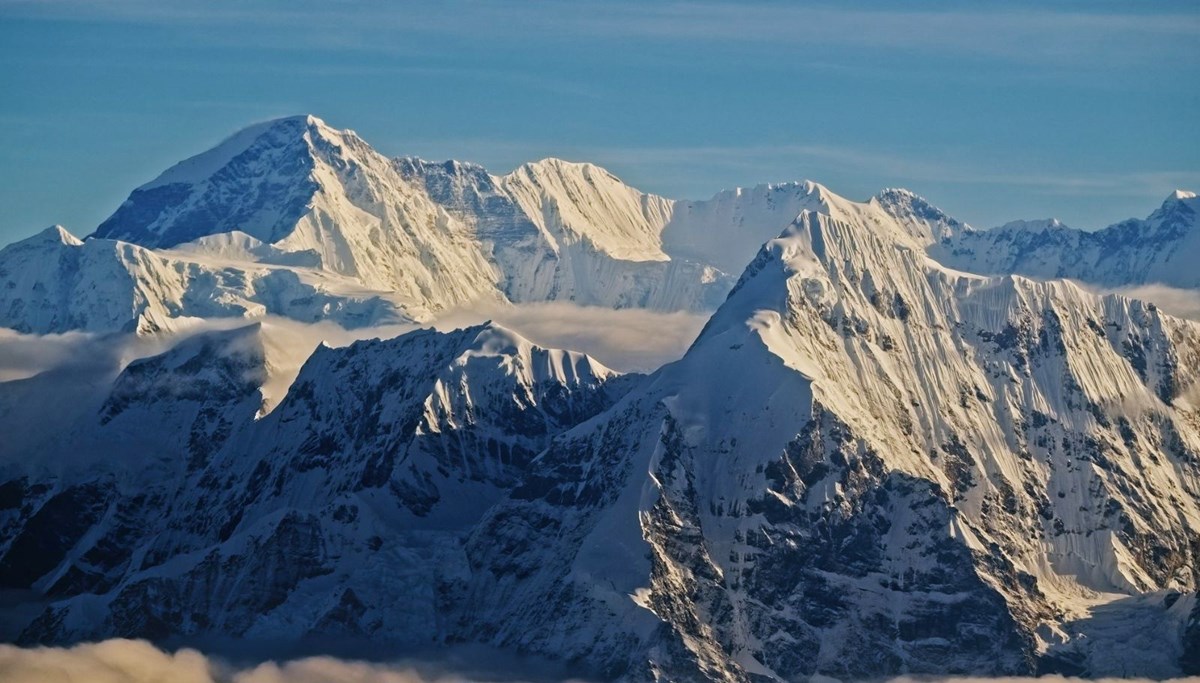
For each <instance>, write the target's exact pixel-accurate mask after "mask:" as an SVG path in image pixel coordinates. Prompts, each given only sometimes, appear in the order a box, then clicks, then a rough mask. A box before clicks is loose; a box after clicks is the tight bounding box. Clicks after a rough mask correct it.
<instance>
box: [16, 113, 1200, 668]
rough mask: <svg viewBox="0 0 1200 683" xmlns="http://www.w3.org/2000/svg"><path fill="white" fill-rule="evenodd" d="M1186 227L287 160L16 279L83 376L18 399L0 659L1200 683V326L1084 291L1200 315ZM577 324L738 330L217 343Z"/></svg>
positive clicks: (297, 155) (152, 205)
mask: <svg viewBox="0 0 1200 683" xmlns="http://www.w3.org/2000/svg"><path fill="white" fill-rule="evenodd" d="M1196 201H1197V200H1196V198H1195V196H1194V195H1190V194H1188V193H1182V192H1178V193H1176V194H1175V195H1172V197H1170V198H1169V199H1168V201H1167V202H1166V203H1165V204H1164V205H1163V207H1162V208H1161V209H1160V210H1158V211H1156V212H1155V213H1154V214H1152V215H1151V216H1150V218H1148V219H1147V220H1146V221H1127V222H1125V223H1121V224H1118V225H1116V226H1113V227H1111V228H1107V229H1106V230H1103V231H1100V232H1098V233H1084V232H1080V231H1075V230H1072V229H1069V228H1066V227H1065V226H1062V225H1061V224H1060V223H1057V222H1056V221H1022V222H1014V223H1010V224H1008V225H1006V226H1003V227H1001V228H997V229H994V230H989V231H978V230H975V229H973V228H971V227H970V226H968V225H965V224H964V223H962V222H960V221H957V220H955V219H954V218H952V217H950V216H948V215H946V214H945V213H944V212H942V211H941V210H939V209H937V208H936V207H935V206H933V205H932V204H930V203H929V202H928V201H926V200H925V199H923V198H921V197H919V196H917V195H915V194H913V193H911V192H908V191H906V190H897V189H890V190H884V191H883V192H881V193H880V194H878V195H876V196H875V197H872V198H870V199H868V200H867V201H864V202H856V201H850V200H848V199H846V198H843V197H840V196H838V195H837V194H835V193H833V192H832V191H830V190H829V189H828V188H825V187H823V186H821V185H819V184H816V183H812V182H800V183H784V184H776V185H760V186H757V187H753V188H745V189H737V190H731V191H727V192H722V193H718V194H717V195H716V196H714V197H713V198H712V199H709V200H704V201H673V200H668V199H664V198H661V197H657V196H654V195H651V194H646V193H643V192H640V191H638V190H635V189H633V188H630V187H628V186H626V185H625V184H623V183H622V182H621V181H620V180H618V179H617V178H616V177H614V176H613V175H612V174H610V173H608V172H607V171H604V170H603V169H600V168H598V167H596V166H593V165H590V164H577V163H570V162H565V161H561V160H555V159H548V160H543V161H540V162H536V163H532V164H527V165H525V166H522V167H520V168H518V169H517V170H515V171H513V172H512V173H510V174H507V175H493V174H491V173H489V172H488V171H487V170H486V169H484V168H482V167H480V166H477V165H473V164H467V163H461V162H445V163H432V162H427V161H423V160H420V159H415V158H409V157H402V158H396V159H389V158H387V157H384V156H383V155H381V154H379V153H377V152H375V151H374V150H372V149H371V148H370V147H369V146H368V145H367V144H366V143H365V142H363V141H362V140H361V139H360V138H358V136H357V135H355V134H353V133H352V132H350V131H339V130H336V129H333V128H331V127H329V126H327V125H326V124H324V123H323V122H321V121H320V120H318V119H315V118H312V117H296V118H289V119H281V120H278V121H274V122H268V123H266V124H262V125H259V126H255V127H253V128H250V129H247V130H246V131H243V132H242V133H239V134H238V135H236V136H234V137H233V138H231V139H230V140H228V141H226V142H225V143H223V144H222V145H220V146H218V147H217V148H215V149H214V150H212V151H210V152H207V153H205V154H202V155H200V156H198V157H194V158H193V159H190V160H188V161H185V162H183V163H181V164H179V165H177V166H176V167H174V168H172V169H170V170H168V171H167V172H165V173H164V174H163V175H162V176H160V177H159V178H158V179H156V180H155V181H153V182H151V183H149V184H147V185H145V186H143V187H141V188H138V189H137V190H135V191H134V192H133V194H132V195H131V196H130V198H129V200H128V201H127V202H126V203H125V204H123V205H122V207H121V208H120V209H119V210H118V211H117V212H116V213H115V214H114V215H113V217H112V218H110V219H109V220H108V221H106V222H105V223H104V224H103V225H102V226H101V227H100V228H99V229H98V230H97V233H96V235H93V236H91V237H89V238H88V239H85V240H79V239H76V238H75V237H73V236H71V235H70V234H69V233H67V232H66V231H65V230H63V229H61V228H57V227H56V228H53V229H50V230H47V231H45V232H43V233H40V234H39V235H36V236H34V237H33V238H30V239H28V240H25V241H22V242H18V243H16V244H13V245H10V246H8V247H6V248H5V249H3V250H0V324H2V325H4V326H6V327H11V328H14V329H16V330H19V331H22V332H28V333H47V332H63V331H67V330H82V331H86V332H89V333H94V336H90V337H88V339H90V340H91V343H92V344H93V346H92V348H94V349H95V353H94V356H95V357H92V358H79V359H75V361H73V362H70V363H67V364H65V365H60V366H58V367H55V368H53V369H51V370H49V371H46V372H42V373H41V374H35V375H33V376H28V377H25V378H24V379H20V380H14V381H8V382H0V434H5V435H6V437H5V438H4V439H0V589H2V590H4V591H5V600H6V601H7V602H6V603H5V607H4V608H3V610H2V612H0V636H2V637H3V638H4V639H6V640H20V641H21V642H24V643H66V642H74V641H78V640H83V639H96V638H104V637H112V636H133V637H146V638H150V639H154V640H172V639H174V640H175V641H176V642H178V641H179V639H203V638H211V637H224V638H234V639H238V640H241V641H245V642H248V643H253V642H280V641H287V642H300V641H305V642H312V643H318V644H320V643H330V642H334V641H338V642H342V641H346V640H351V641H353V640H357V641H364V642H369V643H372V644H373V645H374V646H375V647H386V648H387V651H388V652H402V651H405V650H406V649H415V650H426V649H428V648H432V647H441V646H447V645H454V644H462V643H471V644H482V645H486V646H493V647H497V648H500V649H501V650H503V651H508V652H515V653H519V654H532V655H539V656H543V657H548V658H551V659H557V660H559V661H562V662H568V663H569V665H570V667H571V669H572V671H573V672H576V673H578V675H580V676H583V677H586V678H593V679H597V680H614V679H621V680H629V681H644V680H645V681H648V680H672V681H675V680H716V681H762V680H786V681H795V680H808V679H809V678H810V677H813V676H817V675H821V676H834V677H838V678H842V679H864V678H873V677H881V676H888V675H893V674H900V673H909V674H971V675H1001V674H1037V673H1047V672H1058V673H1067V674H1073V675H1084V676H1101V675H1141V676H1149V677H1156V678H1163V677H1168V676H1174V675H1178V674H1181V673H1188V674H1195V673H1200V597H1198V594H1197V589H1198V587H1200V541H1198V540H1197V539H1200V385H1198V380H1200V323H1197V322H1192V321H1188V320H1183V319H1179V318H1176V317H1173V316H1171V315H1167V314H1165V313H1164V312H1163V311H1161V310H1160V309H1158V308H1157V307H1156V306H1154V305H1153V304H1149V303H1145V302H1141V301H1137V300H1134V299H1129V298H1124V297H1121V296H1116V295H1105V296H1100V295H1096V294H1094V293H1091V292H1088V291H1085V290H1084V289H1082V288H1081V287H1079V286H1076V285H1075V284H1073V283H1071V282H1069V281H1064V280H1058V279H1053V278H1057V277H1060V276H1066V277H1070V278H1073V279H1079V280H1083V281H1087V282H1093V283H1096V284H1099V285H1104V286H1110V287H1111V286H1126V285H1131V284H1140V283H1162V284H1168V285H1172V286H1176V287H1183V288H1191V289H1196V288H1200V281H1196V280H1194V279H1189V278H1190V277H1191V276H1190V275H1189V272H1188V269H1187V268H1186V264H1187V263H1188V261H1189V258H1190V256H1189V255H1191V254H1193V253H1194V252H1196V250H1197V249H1198V248H1200V245H1194V244H1193V241H1194V240H1195V239H1197V238H1196V237H1195V236H1194V234H1193V233H1195V232H1196V225H1195V223H1196V218H1195V216H1196V211H1197V208H1198V205H1197V204H1196ZM764 242H766V244H765V245H764V244H763V243H764ZM747 264H749V265H748V266H747ZM737 272H741V273H742V274H741V276H740V278H739V279H737V280H736V281H735V280H734V279H733V278H732V277H731V276H730V274H731V273H737ZM973 273H982V274H973ZM553 300H569V301H575V302H577V303H583V304H591V305H603V306H609V307H646V308H656V309H666V310H706V309H715V312H714V313H713V314H712V317H711V319H710V320H709V322H708V324H707V325H706V327H705V328H704V330H703V331H702V332H701V333H700V335H699V337H698V338H697V339H696V341H695V342H694V343H693V345H692V346H691V347H690V348H689V349H688V351H687V353H686V354H685V355H684V357H683V358H682V359H680V360H678V361H677V362H675V363H671V364H668V365H667V366H665V367H663V368H661V369H659V370H658V371H657V372H655V373H653V374H652V375H649V376H645V377H644V376H634V375H620V374H618V373H615V372H613V371H611V370H609V369H608V368H605V367H604V366H603V365H601V364H600V363H598V362H596V361H595V360H592V359H591V358H589V357H587V356H585V355H583V354H579V353H575V352H571V351H565V350H556V349H549V348H542V347H539V346H537V345H535V344H533V343H531V342H530V341H528V340H527V339H525V338H523V337H522V336H521V335H520V334H519V333H518V332H516V331H513V330H508V329H505V328H503V327H501V326H498V325H494V324H484V325H478V326H474V327H469V328H466V329H460V330H455V331H453V332H437V331H434V330H421V331H416V332H411V333H409V334H405V335H403V336H399V337H395V338H392V339H386V340H379V339H375V340H369V341H360V342H356V343H354V344H351V345H349V346H346V347H342V348H332V347H329V346H324V345H322V346H319V347H317V348H316V350H315V351H313V352H312V354H311V356H309V357H308V359H307V361H306V362H305V363H304V364H303V367H302V368H300V369H299V371H298V374H296V370H295V368H296V359H295V356H296V355H297V354H296V353H290V352H288V350H287V349H286V348H284V347H285V346H286V345H287V344H288V338H287V335H288V334H289V332H288V331H287V328H282V327H280V328H276V327H273V326H274V325H275V324H277V323H279V321H277V320H275V319H265V320H264V321H263V322H262V323H260V324H259V323H251V324H240V323H239V324H236V326H235V323H233V322H231V321H230V320H226V321H224V322H223V323H222V322H219V321H216V322H215V321H214V319H218V318H226V319H233V320H236V319H238V318H258V317H262V316H265V315H268V314H272V315H278V316H283V317H287V318H291V319H293V320H299V321H304V322H318V321H328V322H332V323H337V324H338V325H340V326H342V327H371V326H374V325H377V324H379V323H382V322H401V321H413V320H420V321H426V320H436V319H437V318H438V316H439V315H441V314H442V313H444V312H446V311H448V310H450V309H453V308H455V307H459V306H469V305H474V304H481V303H482V304H494V303H504V302H514V303H518V304H519V303H527V302H541V301H553ZM199 319H203V320H207V323H205V325H204V326H203V327H201V326H200V325H199ZM248 322H249V321H248ZM191 325H196V327H195V328H194V329H192V328H191V327H190V326H191ZM287 325H289V326H296V327H299V326H298V325H296V323H294V322H288V323H287ZM214 326H216V327H224V328H225V329H212V328H213V327H214ZM189 329H191V330H192V331H191V333H189V332H188V330H189ZM200 329H204V330H207V331H203V332H197V331H196V330H200ZM306 329H316V328H314V327H306ZM129 333H137V334H136V335H135V334H129ZM81 336H82V335H81ZM310 336H311V335H310ZM306 338H307V337H306ZM129 339H135V340H136V342H137V343H136V344H135V345H133V346H130V345H127V344H124V343H123V342H122V340H129ZM313 343H315V342H309V345H308V346H306V347H304V348H303V353H304V354H307V351H308V349H311V348H312V344H313ZM2 344H3V340H0V352H3V346H2ZM297 346H298V347H300V346H303V345H301V344H300V343H299V342H298V341H297ZM133 348H136V349H137V351H131V350H130V349H133ZM133 356H139V357H133ZM293 376H294V380H293ZM285 388H286V391H285ZM34 456H36V457H34ZM9 596H16V597H12V598H10V597H9ZM21 598H27V599H25V600H24V601H22V600H21Z"/></svg>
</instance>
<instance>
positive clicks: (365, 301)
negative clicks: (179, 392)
mask: <svg viewBox="0 0 1200 683" xmlns="http://www.w3.org/2000/svg"><path fill="white" fill-rule="evenodd" d="M243 237H245V236H243ZM231 243H232V240H231V239H226V238H225V236H223V237H222V239H221V240H217V239H216V238H205V239H204V240H201V241H200V242H197V243H196V244H195V245H192V246H193V248H195V249H198V250H199V249H212V250H214V251H216V253H217V254H218V255H228V252H229V251H231V250H232V247H231ZM241 244H242V246H243V247H244V249H243V251H245V252H246V253H249V252H250V251H254V253H255V254H256V255H257V257H260V258H263V259H264V260H266V261H270V260H272V258H277V259H278V260H279V261H286V260H287V259H285V258H283V257H282V256H280V255H278V254H274V253H272V252H270V251H268V250H264V249H262V248H261V247H262V245H261V243H258V242H257V241H256V240H254V239H253V238H249V237H245V239H244V240H243V241H242V243H241ZM255 245H257V246H255ZM218 247H219V249H218ZM222 250H223V251H222ZM238 256H240V254H238ZM266 314H274V315H280V316H284V317H288V318H293V319H296V320H301V321H306V322H315V321H318V320H331V321H333V322H336V323H338V324H340V325H342V326H344V327H348V328H351V327H365V326H368V325H374V324H379V323H385V322H397V321H400V320H405V319H406V317H405V315H404V314H403V313H402V312H401V311H400V310H399V308H398V306H397V305H396V304H395V303H394V301H393V300H392V299H390V298H387V297H386V296H385V295H381V294H380V293H377V292H369V291H364V290H363V289H362V288H361V287H360V286H357V285H356V284H355V283H353V282H349V281H347V280H346V279H345V278H343V277H339V276H337V275H334V274H328V273H323V272H320V271H317V270H313V269H297V268H292V267H288V266H286V265H272V264H270V263H265V262H264V263H255V262H253V261H245V260H243V259H241V258H234V259H232V260H230V259H228V258H215V259H214V258H208V257H205V256H200V257H197V256H196V255H194V254H192V253H190V252H189V251H187V250H181V251H180V252H178V253H177V252H172V251H162V250H153V249H147V248H144V247H140V246H138V245H135V244H129V243H126V242H120V241H114V240H109V239H96V238H93V239H88V240H85V241H81V240H79V239H78V238H76V237H75V236H74V235H71V234H70V233H69V232H67V231H66V230H65V229H64V228H62V227H61V226H54V227H52V228H47V229H46V230H44V231H42V232H40V233H38V234H37V235H34V236H33V237H30V238H28V239H25V240H22V241H20V242H15V243H13V244H10V245H8V246H6V247H4V248H3V249H0V326H4V327H9V328H12V329H15V330H17V331H19V332H27V333H37V334H45V333H49V332H65V331H68V330H82V331H88V332H114V331H126V332H130V331H131V332H137V333H153V332H162V331H172V330H176V329H180V328H181V327H186V326H187V324H188V323H189V319H196V318H205V319H211V318H226V317H235V318H237V317H260V316H263V315H266Z"/></svg>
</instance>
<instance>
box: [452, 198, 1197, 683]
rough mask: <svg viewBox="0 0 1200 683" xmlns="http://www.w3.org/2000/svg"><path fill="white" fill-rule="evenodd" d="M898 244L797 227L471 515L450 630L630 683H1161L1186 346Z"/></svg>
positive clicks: (1086, 297)
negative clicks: (683, 339) (588, 666)
mask: <svg viewBox="0 0 1200 683" xmlns="http://www.w3.org/2000/svg"><path fill="white" fill-rule="evenodd" d="M921 246H922V245H921V243H920V241H918V240H915V239H911V238H909V237H908V236H906V235H903V234H901V233H899V232H894V233H892V234H888V233H886V232H880V231H879V230H878V229H877V226H874V225H870V224H867V223H864V222H862V221H860V220H857V219H856V217H854V216H852V215H848V214H838V213H834V214H833V215H832V216H830V215H821V214H814V213H809V212H805V213H804V214H802V215H801V217H800V218H799V219H798V220H797V221H796V223H795V225H794V226H792V228H790V229H789V230H788V231H787V232H786V233H785V234H784V235H782V236H781V237H780V238H779V239H777V240H774V241H772V242H770V243H769V244H768V245H767V246H766V247H765V248H764V249H763V251H762V252H761V253H760V255H759V257H758V258H757V259H756V260H755V261H754V263H753V264H752V265H751V266H750V267H749V269H747V271H746V273H745V274H744V275H743V277H742V279H741V281H740V282H739V284H738V286H737V288H736V289H735V290H734V292H733V294H732V295H731V296H730V298H729V300H728V301H727V302H726V303H725V304H724V306H722V308H721V309H720V310H719V311H718V312H717V313H716V315H715V316H714V317H713V319H712V321H711V322H710V323H709V325H708V327H707V328H706V329H705V331H704V332H703V333H702V334H701V336H700V338H699V339H698V340H697V341H696V343H695V344H694V345H693V347H692V348H691V349H690V350H689V352H688V354H687V355H686V356H685V357H684V358H683V359H682V360H681V361H679V362H678V363H675V364H672V365H669V366H667V367H665V368H664V369H662V370H661V371H659V372H658V373H656V375H654V376H653V377H651V378H650V380H649V381H648V382H647V383H646V384H645V385H644V388H642V389H640V390H638V391H635V392H634V393H633V394H631V395H630V396H629V397H627V398H626V399H625V400H623V401H622V402H621V403H619V404H618V405H617V406H615V407H614V408H613V409H611V410H610V411H608V412H607V413H605V414H604V415H603V416H602V417H601V418H598V419H597V420H594V421H592V422H589V423H586V424H584V425H581V426H580V427H578V428H576V429H574V430H572V431H570V432H568V433H567V434H565V435H563V436H562V437H560V438H559V439H557V440H556V441H555V442H554V443H553V444H552V445H551V446H550V448H549V449H548V450H547V451H546V453H545V454H544V455H543V456H542V458H541V460H540V463H539V467H538V469H537V472H536V474H535V475H534V476H532V477H530V478H529V479H527V480H526V482H525V484H524V485H523V486H522V487H521V488H519V489H517V490H516V491H515V492H514V493H513V495H512V496H511V498H510V500H508V501H507V502H505V503H502V504H501V505H499V506H497V507H496V508H494V509H493V510H492V511H491V512H490V513H489V514H488V516H487V517H486V518H485V520H484V522H483V523H482V524H481V526H480V527H479V529H478V530H477V531H476V532H475V534H474V535H473V537H472V541H471V542H470V543H469V544H468V552H469V555H470V557H471V561H472V564H473V565H475V566H478V567H480V568H481V570H480V571H478V572H477V573H476V574H475V575H473V576H472V581H471V582H470V583H465V584H464V585H462V586H461V587H460V590H461V591H462V593H463V599H462V601H463V604H464V605H467V606H468V607H467V609H466V611H465V612H464V614H463V616H462V619H461V622H460V627H461V628H463V629H466V631H467V632H468V633H470V634H472V635H473V637H476V638H483V639H486V640H488V641H489V642H493V643H495V644H500V645H505V646H509V647H518V648H523V649H531V650H535V651H541V652H547V653H550V652H556V653H559V654H560V655H561V656H564V657H569V658H571V657H577V658H580V659H581V660H585V661H589V662H591V663H592V664H593V665H594V666H595V667H597V670H599V671H603V672H606V674H607V673H612V674H617V673H619V674H621V675H626V676H629V677H632V678H634V679H648V678H653V677H660V678H665V679H669V680H682V679H689V678H697V677H701V678H708V679H714V680H749V679H752V678H754V677H756V676H766V677H768V678H770V679H782V680H798V679H802V678H804V677H807V676H810V675H813V674H818V673H819V674H823V675H830V676H837V677H841V678H863V677H871V676H879V675H886V674H893V673H899V672H909V673H972V674H978V675H987V674H991V675H996V674H1005V673H1009V674H1012V673H1025V674H1029V673H1033V672H1037V671H1047V670H1061V671H1070V672H1075V673H1084V674H1090V675H1102V674H1121V673H1123V674H1133V673H1141V674H1144V675H1152V676H1167V675H1172V674H1177V673H1178V671H1179V664H1178V660H1179V657H1180V654H1181V652H1183V647H1184V640H1183V637H1184V630H1185V625H1186V623H1187V621H1188V619H1189V615H1190V617H1191V618H1195V616H1197V615H1200V611H1197V610H1196V609H1195V607H1194V606H1195V604H1196V600H1195V593H1194V591H1195V590H1196V588H1197V583H1198V581H1200V576H1198V575H1197V572H1196V567H1197V566H1198V560H1200V558H1198V557H1197V552H1198V548H1197V545H1196V539H1197V538H1200V458H1198V457H1197V453H1200V433H1198V432H1197V429H1196V425H1197V418H1198V417H1200V415H1198V414H1197V404H1196V399H1197V393H1196V392H1197V385H1196V380H1197V374H1196V362H1197V360H1200V356H1198V355H1197V354H1198V353H1200V326H1197V325H1196V324H1195V323H1191V322H1187V321H1182V320H1177V319H1173V318H1171V317H1169V316H1166V315H1164V314H1162V313H1161V312H1160V311H1158V310H1156V309H1154V308H1153V307H1152V306H1147V305H1145V304H1142V303H1139V302H1135V301H1130V300H1127V299H1122V298H1119V297H1115V296H1108V297H1104V298H1099V297H1096V296H1093V295H1091V294H1088V293H1086V292H1084V291H1082V290H1080V289H1079V288H1077V287H1075V286H1072V285H1070V284H1068V283H1062V282H1055V283H1038V282H1034V281H1031V280H1027V279H1024V278H1020V277H1003V278H982V277H976V276H970V275H965V274H960V273H957V272H955V271H949V270H945V269H942V268H941V267H939V266H937V265H936V264H933V263H931V262H930V261H928V260H927V259H926V258H925V257H924V255H923V254H922V249H921ZM547 558H554V559H553V560H550V561H548V559H547ZM1155 591H1158V592H1157V593H1155ZM1146 595H1149V596H1157V597H1144V598H1143V597H1140V596H1146ZM1134 596H1137V597H1134ZM1137 600H1141V601H1142V602H1140V603H1138V602H1137ZM1135 603H1136V604H1135ZM1130 614H1133V615H1136V616H1137V617H1138V618H1140V620H1141V622H1143V623H1144V622H1148V623H1153V624H1156V630H1155V631H1154V632H1153V634H1145V636H1144V640H1139V638H1142V634H1137V637H1136V638H1135V635H1134V634H1133V633H1131V632H1130V630H1128V628H1126V629H1125V630H1122V629H1120V628H1117V629H1115V633H1120V634H1121V635H1120V636H1116V635H1115V633H1114V630H1113V629H1111V628H1110V627H1111V624H1110V622H1109V621H1108V619H1116V618H1125V619H1128V621H1127V622H1126V625H1127V626H1128V624H1129V623H1139V621H1138V618H1131V617H1130V616H1129V615H1130ZM1114 615H1115V616H1114ZM539 625H540V626H539ZM566 634H570V635H566ZM1121 638H1126V639H1130V638H1132V639H1133V640H1132V642H1133V643H1134V645H1133V646H1132V647H1128V646H1123V643H1122V642H1120V641H1121ZM1150 646H1152V647H1150ZM1191 647H1193V648H1194V647H1195V645H1194V644H1193V645H1192V646H1191Z"/></svg>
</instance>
